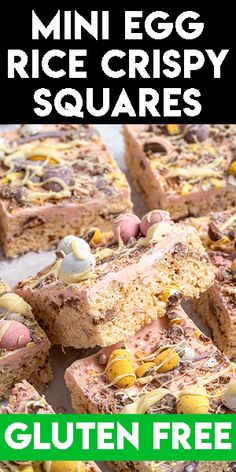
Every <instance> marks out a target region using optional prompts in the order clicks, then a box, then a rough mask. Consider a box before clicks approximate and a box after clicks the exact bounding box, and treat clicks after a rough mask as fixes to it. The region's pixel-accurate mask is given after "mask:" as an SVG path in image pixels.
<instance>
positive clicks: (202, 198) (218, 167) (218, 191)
mask: <svg viewBox="0 0 236 472" xmlns="http://www.w3.org/2000/svg"><path fill="white" fill-rule="evenodd" d="M124 136H125V143H126V162H127V166H128V169H129V172H130V175H131V178H132V179H133V181H134V183H135V184H136V188H137V189H138V190H139V191H140V193H141V194H142V196H143V198H144V199H145V201H146V203H147V205H148V206H149V208H150V209H153V208H156V207H159V208H162V209H164V210H168V211H169V212H170V214H171V217H172V218H173V219H174V220H178V219H180V218H187V217H189V216H201V215H206V214H208V213H209V212H211V211H221V210H226V209H227V208H229V207H230V206H235V204H236V199H235V193H236V158H235V143H236V139H235V138H236V126H235V125H127V126H125V127H124Z"/></svg>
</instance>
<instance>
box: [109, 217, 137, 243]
mask: <svg viewBox="0 0 236 472" xmlns="http://www.w3.org/2000/svg"><path fill="white" fill-rule="evenodd" d="M113 233H114V237H115V239H116V240H117V241H118V242H119V243H121V244H123V243H125V244H127V243H128V242H129V240H130V239H131V238H137V236H138V235H139V233H140V219H139V218H138V217H137V216H136V215H133V214H132V213H124V214H121V215H119V216H118V217H117V218H115V220H114V221H113Z"/></svg>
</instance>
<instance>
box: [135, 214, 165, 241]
mask: <svg viewBox="0 0 236 472" xmlns="http://www.w3.org/2000/svg"><path fill="white" fill-rule="evenodd" d="M162 221H170V214H169V213H168V211H164V210H152V211H149V212H148V213H147V214H146V215H144V216H143V218H142V219H141V222H140V230H141V233H142V234H143V236H146V234H147V232H148V229H149V228H150V227H151V226H153V225H155V224H156V223H161V222H162Z"/></svg>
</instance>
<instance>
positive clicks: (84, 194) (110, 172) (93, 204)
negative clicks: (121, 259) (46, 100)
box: [0, 125, 132, 257]
mask: <svg viewBox="0 0 236 472" xmlns="http://www.w3.org/2000/svg"><path fill="white" fill-rule="evenodd" d="M0 138H1V142H0V244H1V245H2V248H3V251H4V253H5V255H6V256H7V257H16V256H17V255H19V254H22V253H25V252H27V251H30V250H33V251H39V250H47V249H50V248H53V247H55V246H56V244H57V242H58V241H59V239H60V238H62V237H63V236H65V235H67V234H68V233H69V234H76V235H79V234H80V233H81V232H84V231H85V230H86V229H88V228H90V227H91V226H94V227H97V226H99V227H100V228H101V229H103V230H106V229H109V228H110V225H111V220H112V219H113V218H114V217H115V216H116V215H118V214H120V213H122V212H124V211H127V210H128V211H130V210H131V209H132V204H131V201H130V189H129V186H128V183H127V181H126V178H125V176H124V174H123V173H122V172H121V171H120V170H119V168H118V166H117V164H116V163H115V161H114V160H113V158H112V157H111V155H110V153H109V152H108V150H107V148H106V146H105V144H104V143H103V142H102V141H101V139H100V137H99V135H98V132H97V131H96V130H95V129H94V128H91V127H89V126H86V125H44V126H39V125H23V126H21V127H18V128H17V130H14V131H10V132H7V133H2V134H1V135H0Z"/></svg>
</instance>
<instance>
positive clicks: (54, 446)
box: [0, 415, 236, 461]
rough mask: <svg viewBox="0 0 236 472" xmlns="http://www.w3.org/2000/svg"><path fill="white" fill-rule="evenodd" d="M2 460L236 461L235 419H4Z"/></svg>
mask: <svg viewBox="0 0 236 472" xmlns="http://www.w3.org/2000/svg"><path fill="white" fill-rule="evenodd" d="M0 460H1V461H4V460H6V461H9V460H17V461H25V460H27V461H29V460H32V461H37V460H54V461H55V460H97V461H101V460H102V461H106V460H113V461H130V460H132V461H136V460H138V461H142V460H160V461H164V460H172V461H182V460H188V461H192V460H196V461H205V460H208V461H212V460H214V461H215V460H224V461H235V460H236V415H1V417H0Z"/></svg>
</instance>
